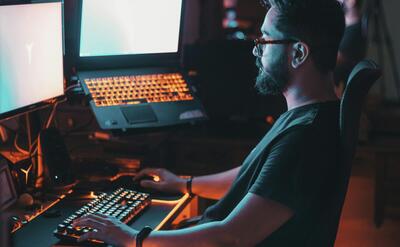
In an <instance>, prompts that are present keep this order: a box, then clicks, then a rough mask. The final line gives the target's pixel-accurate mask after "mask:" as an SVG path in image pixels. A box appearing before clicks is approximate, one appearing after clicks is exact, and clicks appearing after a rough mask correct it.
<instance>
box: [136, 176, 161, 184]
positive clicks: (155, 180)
mask: <svg viewBox="0 0 400 247" xmlns="http://www.w3.org/2000/svg"><path fill="white" fill-rule="evenodd" d="M133 179H134V180H133V181H134V183H135V184H140V182H141V181H143V180H151V181H154V182H158V181H160V177H158V176H150V175H145V176H143V177H141V178H139V179H135V178H133Z"/></svg>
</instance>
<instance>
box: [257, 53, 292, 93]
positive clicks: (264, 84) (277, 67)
mask: <svg viewBox="0 0 400 247" xmlns="http://www.w3.org/2000/svg"><path fill="white" fill-rule="evenodd" d="M256 66H257V68H258V71H259V72H258V76H257V79H256V84H255V88H256V89H257V91H258V92H259V93H260V94H262V95H280V94H282V93H283V91H284V90H285V88H286V86H287V84H288V81H289V69H288V67H287V66H288V65H287V58H286V57H285V56H282V58H281V59H279V61H278V62H277V63H276V64H274V65H272V66H270V67H271V69H270V70H269V71H266V70H265V69H264V67H263V65H262V63H261V58H259V57H258V58H257V59H256Z"/></svg>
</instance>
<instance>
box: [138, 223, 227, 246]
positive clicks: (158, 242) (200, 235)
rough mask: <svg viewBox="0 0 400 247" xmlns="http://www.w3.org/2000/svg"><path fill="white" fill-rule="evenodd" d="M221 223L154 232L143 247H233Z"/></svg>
mask: <svg viewBox="0 0 400 247" xmlns="http://www.w3.org/2000/svg"><path fill="white" fill-rule="evenodd" d="M229 236H230V235H229V234H228V233H227V232H225V230H224V228H223V226H222V223H221V222H211V223H207V224H203V225H199V226H195V227H192V228H187V229H182V230H174V231H155V232H152V233H151V234H150V236H149V237H148V238H146V239H145V240H144V242H143V246H144V247H153V246H154V247H155V246H163V247H169V246H171V247H172V246H173V247H180V246H184V247H187V246H191V247H204V246H207V247H213V246H233V245H232V243H231V242H232V241H231V240H230V237H229Z"/></svg>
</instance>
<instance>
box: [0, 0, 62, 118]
mask: <svg viewBox="0 0 400 247" xmlns="http://www.w3.org/2000/svg"><path fill="white" fill-rule="evenodd" d="M63 94H64V84H63V42H62V14H61V3H45V4H30V5H14V6H0V114H2V113H6V112H9V111H12V110H16V109H19V108H22V107H25V106H29V105H32V104H35V103H39V102H41V101H45V100H48V99H51V98H55V97H57V96H61V95H63Z"/></svg>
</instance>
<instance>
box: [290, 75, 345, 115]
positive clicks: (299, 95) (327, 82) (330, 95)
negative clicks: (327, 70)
mask: <svg viewBox="0 0 400 247" xmlns="http://www.w3.org/2000/svg"><path fill="white" fill-rule="evenodd" d="M283 95H284V96H285V98H286V102H287V106H288V110H292V109H294V108H297V107H300V106H303V105H308V104H312V103H318V102H326V101H332V100H337V99H338V98H337V97H336V95H335V92H334V90H333V80H332V76H331V75H327V76H323V77H320V78H314V79H310V80H309V81H303V82H302V81H299V82H297V83H291V86H289V87H288V88H287V89H286V90H285V92H283Z"/></svg>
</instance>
